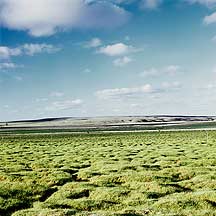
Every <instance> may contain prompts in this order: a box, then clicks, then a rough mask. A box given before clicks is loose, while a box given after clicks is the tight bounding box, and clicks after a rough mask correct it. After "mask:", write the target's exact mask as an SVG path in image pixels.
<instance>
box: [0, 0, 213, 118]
mask: <svg viewBox="0 0 216 216" xmlns="http://www.w3.org/2000/svg"><path fill="white" fill-rule="evenodd" d="M215 94H216V0H115V1H114V0H19V1H18V0H0V121H9V120H21V119H37V118H46V117H63V116H71V117H84V116H86V117H91V116H122V115H164V114H166V115H215V110H216V97H215Z"/></svg>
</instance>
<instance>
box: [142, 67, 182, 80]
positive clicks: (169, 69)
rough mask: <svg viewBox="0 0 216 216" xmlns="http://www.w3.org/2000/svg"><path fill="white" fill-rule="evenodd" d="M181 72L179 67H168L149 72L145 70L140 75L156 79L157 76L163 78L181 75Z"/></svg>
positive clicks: (152, 69) (153, 69) (149, 70)
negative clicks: (164, 76)
mask: <svg viewBox="0 0 216 216" xmlns="http://www.w3.org/2000/svg"><path fill="white" fill-rule="evenodd" d="M180 70H181V67H180V66H179V65H168V66H166V67H164V68H161V69H159V68H150V69H147V70H144V71H143V72H141V73H140V74H139V75H140V76H141V77H156V76H162V75H169V76H174V75H176V74H177V73H179V72H180Z"/></svg>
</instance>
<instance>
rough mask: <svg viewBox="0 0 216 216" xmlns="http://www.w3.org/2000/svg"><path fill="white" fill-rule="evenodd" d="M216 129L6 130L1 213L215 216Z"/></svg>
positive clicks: (0, 164) (0, 167) (0, 158)
mask: <svg viewBox="0 0 216 216" xmlns="http://www.w3.org/2000/svg"><path fill="white" fill-rule="evenodd" d="M215 143H216V131H209V132H208V139H207V137H206V132H202V131H187V132H151V133H129V132H128V133H106V134H105V133H90V134H41V135H36V134H31V135H12V134H11V135H1V137H0V146H1V151H0V215H2V216H3V215H4V216H9V215H13V216H39V215H40V216H66V215H77V216H79V215H91V216H102V215H104V216H106V215H115V216H117V215H119V216H120V215H125V216H129V215H134V216H141V215H150V216H155V215H156V216H157V215H158V216H162V215H163V216H168V215H175V216H190V215H191V216H193V215H196V216H201V215H202V216H204V215H206V216H213V215H216V214H215V212H216V144H215Z"/></svg>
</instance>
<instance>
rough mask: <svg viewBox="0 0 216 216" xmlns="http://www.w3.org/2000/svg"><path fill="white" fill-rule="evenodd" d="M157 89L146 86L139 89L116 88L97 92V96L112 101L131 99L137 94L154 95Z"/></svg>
mask: <svg viewBox="0 0 216 216" xmlns="http://www.w3.org/2000/svg"><path fill="white" fill-rule="evenodd" d="M153 92H155V89H153V87H152V85H150V84H146V85H143V86H139V87H134V88H114V89H104V90H100V91H97V92H96V93H95V95H96V96H97V97H98V98H99V99H112V98H114V99H115V98H121V97H130V96H134V95H136V94H147V93H153Z"/></svg>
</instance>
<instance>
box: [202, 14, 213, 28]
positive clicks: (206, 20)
mask: <svg viewBox="0 0 216 216" xmlns="http://www.w3.org/2000/svg"><path fill="white" fill-rule="evenodd" d="M203 21H204V23H205V24H207V25H209V24H212V23H215V22H216V12H214V13H212V14H211V15H209V16H205V17H204V20H203Z"/></svg>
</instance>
